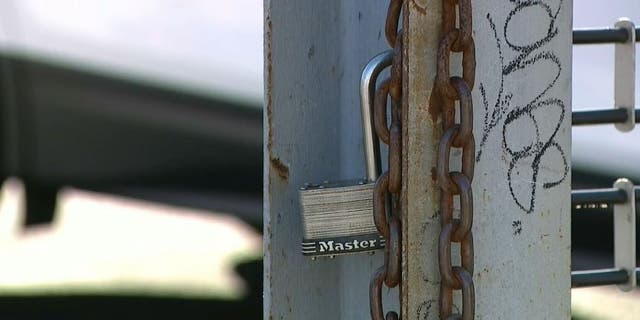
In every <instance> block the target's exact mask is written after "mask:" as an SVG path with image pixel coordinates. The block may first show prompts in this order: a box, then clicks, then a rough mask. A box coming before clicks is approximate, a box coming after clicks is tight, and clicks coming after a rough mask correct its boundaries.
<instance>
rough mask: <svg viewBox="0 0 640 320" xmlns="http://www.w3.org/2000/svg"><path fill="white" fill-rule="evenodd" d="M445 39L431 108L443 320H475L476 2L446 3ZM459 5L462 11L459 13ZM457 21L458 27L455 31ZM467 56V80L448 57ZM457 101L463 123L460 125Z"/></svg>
mask: <svg viewBox="0 0 640 320" xmlns="http://www.w3.org/2000/svg"><path fill="white" fill-rule="evenodd" d="M442 2H443V10H442V37H441V38H440V42H439V46H438V53H437V74H436V79H435V84H434V88H433V96H432V99H431V103H432V104H433V105H434V107H436V110H439V112H440V116H441V121H442V129H443V134H442V137H441V139H440V143H439V146H438V157H437V183H438V186H439V187H440V192H441V193H440V224H441V227H442V229H441V231H440V237H439V241H438V259H439V260H438V262H439V270H440V278H441V280H440V319H442V320H448V319H463V320H471V319H474V317H475V290H474V285H473V265H474V256H473V234H472V230H471V229H472V226H473V193H472V190H471V182H472V181H473V171H474V166H475V141H474V137H473V101H472V98H471V90H473V85H474V80H475V64H476V61H475V45H474V42H473V34H472V29H473V28H472V27H473V23H472V12H471V0H443V1H442ZM456 5H457V7H458V10H456ZM456 18H457V25H458V26H459V27H458V28H456ZM452 52H462V77H458V76H451V75H450V72H449V67H450V66H449V60H450V59H449V57H450V55H451V53H452ZM456 101H458V105H459V117H458V118H459V121H460V122H459V123H456ZM452 148H461V149H462V165H461V167H462V169H461V172H458V171H451V170H450V168H449V155H450V153H451V151H452ZM455 196H458V197H459V200H460V215H459V217H458V218H454V217H453V211H454V210H453V203H454V197H455ZM452 242H457V243H460V255H461V259H460V260H461V265H460V266H453V265H452V262H451V243H452ZM454 290H462V308H461V314H453V291H454Z"/></svg>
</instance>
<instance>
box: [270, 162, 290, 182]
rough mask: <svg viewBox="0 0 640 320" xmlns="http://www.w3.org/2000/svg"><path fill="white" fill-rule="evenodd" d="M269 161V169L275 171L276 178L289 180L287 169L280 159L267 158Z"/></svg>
mask: <svg viewBox="0 0 640 320" xmlns="http://www.w3.org/2000/svg"><path fill="white" fill-rule="evenodd" d="M269 161H270V162H271V168H272V169H273V170H275V172H276V173H277V174H278V177H280V178H281V179H282V180H288V179H289V167H288V166H287V165H286V164H284V163H283V162H282V161H281V160H280V158H276V157H269Z"/></svg>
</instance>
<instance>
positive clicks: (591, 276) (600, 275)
mask: <svg viewBox="0 0 640 320" xmlns="http://www.w3.org/2000/svg"><path fill="white" fill-rule="evenodd" d="M638 272H640V269H636V273H638ZM627 281H629V275H628V274H627V271H626V270H622V269H599V270H586V271H573V272H571V288H583V287H595V286H606V285H612V284H622V283H626V282H627Z"/></svg>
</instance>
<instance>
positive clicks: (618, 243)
mask: <svg viewBox="0 0 640 320" xmlns="http://www.w3.org/2000/svg"><path fill="white" fill-rule="evenodd" d="M613 187H614V188H616V189H620V190H624V192H625V193H626V194H627V201H625V202H624V203H616V204H615V205H614V206H613V244H614V245H613V249H614V253H613V256H614V260H615V267H616V269H623V270H625V271H626V272H627V275H628V280H627V282H626V283H624V284H620V285H618V287H619V288H620V289H621V290H623V291H630V290H633V289H635V288H636V196H635V190H634V186H633V183H632V182H631V181H629V180H628V179H618V180H617V181H616V182H615V184H614V185H613Z"/></svg>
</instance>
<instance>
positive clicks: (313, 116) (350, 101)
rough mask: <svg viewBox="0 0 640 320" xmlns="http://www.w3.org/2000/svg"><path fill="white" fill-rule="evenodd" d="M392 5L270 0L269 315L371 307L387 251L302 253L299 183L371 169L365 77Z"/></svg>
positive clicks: (339, 313)
mask: <svg viewBox="0 0 640 320" xmlns="http://www.w3.org/2000/svg"><path fill="white" fill-rule="evenodd" d="M386 5H387V3H385V2H380V1H376V2H371V3H367V4H366V5H363V2H362V1H356V0H350V1H295V0H270V1H265V103H266V105H265V111H264V121H265V132H264V139H265V141H264V142H265V150H264V157H265V162H264V174H265V190H264V252H265V253H264V254H265V257H264V271H265V274H264V306H265V308H264V318H265V319H367V318H368V317H369V302H368V296H369V295H368V289H369V281H370V279H371V276H372V275H373V272H374V271H375V269H376V268H377V267H379V266H380V265H381V264H382V259H381V258H382V254H381V253H382V252H380V253H376V254H375V255H373V256H369V255H366V254H365V255H348V256H342V257H336V258H335V259H318V260H316V261H312V260H311V259H309V258H306V257H303V256H302V254H301V253H300V240H301V239H302V225H301V219H300V208H299V200H298V197H297V190H298V188H299V187H301V186H303V185H304V183H305V182H321V181H323V180H330V181H338V180H346V179H353V178H364V177H365V176H366V175H365V163H364V159H363V149H362V128H361V124H360V123H361V116H360V108H359V94H358V93H359V90H358V86H359V80H360V74H361V71H362V68H363V67H364V65H365V64H366V63H367V61H369V59H370V58H371V57H373V56H374V55H376V54H378V53H380V52H382V51H383V50H385V49H386V45H385V43H384V31H383V28H384V20H385V13H386ZM383 158H384V156H383ZM391 294H392V295H393V294H397V291H391ZM384 300H385V301H388V302H391V303H394V301H397V299H395V298H393V297H386V296H385V297H384ZM395 304H397V302H395ZM386 307H392V308H393V309H396V310H397V308H398V306H397V305H396V306H386Z"/></svg>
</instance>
